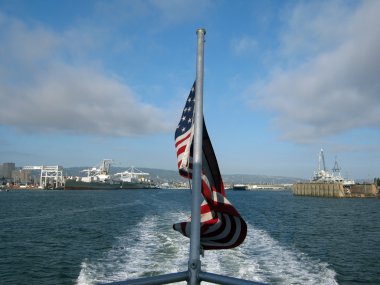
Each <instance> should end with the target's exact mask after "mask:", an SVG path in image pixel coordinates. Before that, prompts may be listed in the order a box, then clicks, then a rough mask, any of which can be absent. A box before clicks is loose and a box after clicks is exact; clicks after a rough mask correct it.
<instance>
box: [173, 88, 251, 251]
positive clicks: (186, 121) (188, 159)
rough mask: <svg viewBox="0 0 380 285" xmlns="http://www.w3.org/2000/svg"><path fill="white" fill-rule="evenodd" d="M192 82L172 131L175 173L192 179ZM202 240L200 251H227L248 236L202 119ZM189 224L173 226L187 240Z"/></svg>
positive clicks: (188, 222)
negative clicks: (228, 190)
mask: <svg viewBox="0 0 380 285" xmlns="http://www.w3.org/2000/svg"><path fill="white" fill-rule="evenodd" d="M194 103H195V82H194V84H193V87H192V88H191V91H190V94H189V97H188V98H187V101H186V105H185V108H184V109H183V113H182V117H181V120H180V122H179V124H178V127H177V129H176V132H175V147H176V150H177V162H178V170H179V173H180V175H181V176H183V177H185V178H189V179H191V178H192V169H193V164H192V163H193V135H194V124H193V123H194V122H193V118H194ZM202 195H203V198H204V201H203V202H202V204H201V237H200V242H201V246H202V248H203V249H205V250H208V249H227V248H233V247H236V246H238V245H240V244H241V243H242V242H243V241H244V239H245V237H246V235H247V224H246V223H245V221H244V220H243V218H242V217H241V216H240V214H239V213H238V212H237V211H236V209H235V208H234V207H233V206H232V204H231V203H230V202H229V201H228V200H227V198H226V193H225V190H224V185H223V180H222V176H221V175H220V171H219V166H218V162H217V160H216V156H215V153H214V149H213V147H212V145H211V140H210V137H209V135H208V133H207V129H206V125H205V122H204V120H203V141H202ZM190 225H191V221H187V222H181V223H177V224H174V225H173V228H174V229H175V230H176V231H179V232H180V233H182V234H183V235H184V236H186V237H190V228H191V226H190Z"/></svg>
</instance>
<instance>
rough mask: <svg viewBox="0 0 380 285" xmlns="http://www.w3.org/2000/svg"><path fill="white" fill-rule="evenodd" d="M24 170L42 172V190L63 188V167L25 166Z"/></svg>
mask: <svg viewBox="0 0 380 285" xmlns="http://www.w3.org/2000/svg"><path fill="white" fill-rule="evenodd" d="M22 169H23V170H40V171H41V172H40V188H42V189H47V188H52V189H58V188H61V187H63V185H64V179H63V168H62V167H61V166H58V165H55V166H45V165H39V166H24V167H23V168H22Z"/></svg>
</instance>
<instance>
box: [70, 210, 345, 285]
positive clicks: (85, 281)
mask: <svg viewBox="0 0 380 285" xmlns="http://www.w3.org/2000/svg"><path fill="white" fill-rule="evenodd" d="M187 217H188V213H180V214H178V213H165V214H164V215H163V216H157V215H154V216H148V217H146V218H145V219H144V220H143V221H142V222H141V223H139V224H138V225H137V226H136V227H135V228H134V229H133V231H132V232H129V233H128V235H127V236H120V237H118V238H117V239H116V242H115V244H114V246H113V248H112V249H110V250H108V251H106V252H104V253H103V254H102V255H101V256H100V257H99V258H96V259H94V258H90V257H88V258H85V259H84V260H83V261H82V263H81V271H80V274H79V276H78V279H77V284H78V285H92V284H95V283H98V282H104V283H106V282H112V281H122V280H126V279H133V278H140V277H146V276H156V275H160V274H167V273H175V272H180V271H186V270H187V262H188V254H189V239H187V238H185V237H183V236H182V235H180V234H179V233H177V232H175V231H174V230H173V229H172V227H171V226H172V224H173V223H174V222H175V221H177V220H186V218H187ZM201 262H202V270H203V271H207V272H211V273H217V274H221V275H226V276H231V277H237V278H243V279H247V280H252V281H258V282H264V283H268V284H311V285H313V284H327V285H335V284H338V283H337V282H336V280H335V275H336V273H335V272H334V271H333V270H332V269H330V268H329V267H328V264H327V263H323V262H320V261H319V260H315V259H313V258H311V257H309V256H307V255H306V254H304V253H302V252H299V251H297V250H294V249H290V248H286V247H284V246H282V245H280V244H279V243H278V242H277V241H276V240H274V239H273V238H272V237H271V236H270V235H269V234H268V233H267V232H266V231H264V230H260V229H255V228H254V227H253V226H252V225H248V234H247V238H246V240H245V241H244V243H243V244H242V245H241V246H239V247H238V248H235V249H230V250H219V251H206V252H205V257H202V258H201ZM203 283H205V284H207V283H206V282H202V284H203ZM178 284H186V283H185V282H181V283H178Z"/></svg>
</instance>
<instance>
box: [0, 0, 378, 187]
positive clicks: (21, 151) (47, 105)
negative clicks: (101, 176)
mask: <svg viewBox="0 0 380 285" xmlns="http://www.w3.org/2000/svg"><path fill="white" fill-rule="evenodd" d="M378 15H380V1H372V0H368V1H353V0H347V1H297V0H292V1H282V0H281V1H258V0H257V1H246V0H244V1H243V0H238V1H226V0H225V1H223V0H220V1H216V0H215V1H210V0H203V1H194V0H192V1H187V0H186V1H179V0H142V1H140V0H136V1H135V0H128V1H122V0H109V1H104V0H103V1H95V0H93V1H88V0H82V1H73V0H67V1H45V0H33V1H29V0H12V1H11V0H0V102H1V104H0V163H4V162H15V163H16V166H25V165H61V166H63V167H73V166H94V165H97V164H98V163H99V162H100V161H101V160H102V159H113V160H114V162H115V165H118V166H135V167H148V168H161V169H168V170H176V167H177V164H176V154H175V147H174V132H175V129H176V126H177V124H178V121H179V119H180V115H181V113H182V109H183V107H184V104H185V100H186V97H187V96H188V93H189V91H190V88H191V86H192V84H193V82H194V80H195V76H196V50H197V35H196V30H197V29H198V28H204V29H205V30H206V35H205V47H204V49H205V50H204V89H203V94H204V103H203V107H204V117H205V121H206V125H207V129H208V132H209V135H210V137H211V140H212V143H213V146H214V150H215V153H216V156H217V159H218V162H219V167H220V170H221V172H222V174H259V175H275V176H289V177H298V178H305V179H308V178H311V177H312V176H313V173H314V171H315V170H316V169H317V167H318V153H319V151H320V149H323V150H324V154H325V159H326V164H327V165H326V166H327V168H328V169H331V168H333V166H334V161H335V159H336V160H337V161H338V163H339V165H340V166H341V168H342V175H343V176H345V177H347V178H355V179H359V178H360V179H368V180H372V179H373V178H374V177H379V176H380V166H379V162H380V132H379V131H380V52H379V51H380V29H379V27H380V17H378Z"/></svg>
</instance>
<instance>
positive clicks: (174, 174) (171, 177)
mask: <svg viewBox="0 0 380 285" xmlns="http://www.w3.org/2000/svg"><path fill="white" fill-rule="evenodd" d="M86 168H89V167H88V166H84V167H69V168H65V169H64V173H63V175H64V176H82V175H85V174H84V173H83V172H82V173H81V170H83V169H86ZM128 168H129V167H112V166H111V169H110V172H111V174H114V173H118V172H123V171H126V170H127V169H128ZM138 169H139V170H141V171H143V172H147V173H149V174H150V177H151V179H152V180H154V181H157V182H172V181H185V179H184V178H182V177H181V176H179V174H178V171H175V170H165V169H155V168H145V167H141V168H140V167H138ZM222 177H223V181H224V182H225V183H230V184H235V183H251V184H292V183H295V182H297V181H302V180H304V179H301V178H295V177H285V176H269V175H249V174H222Z"/></svg>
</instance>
